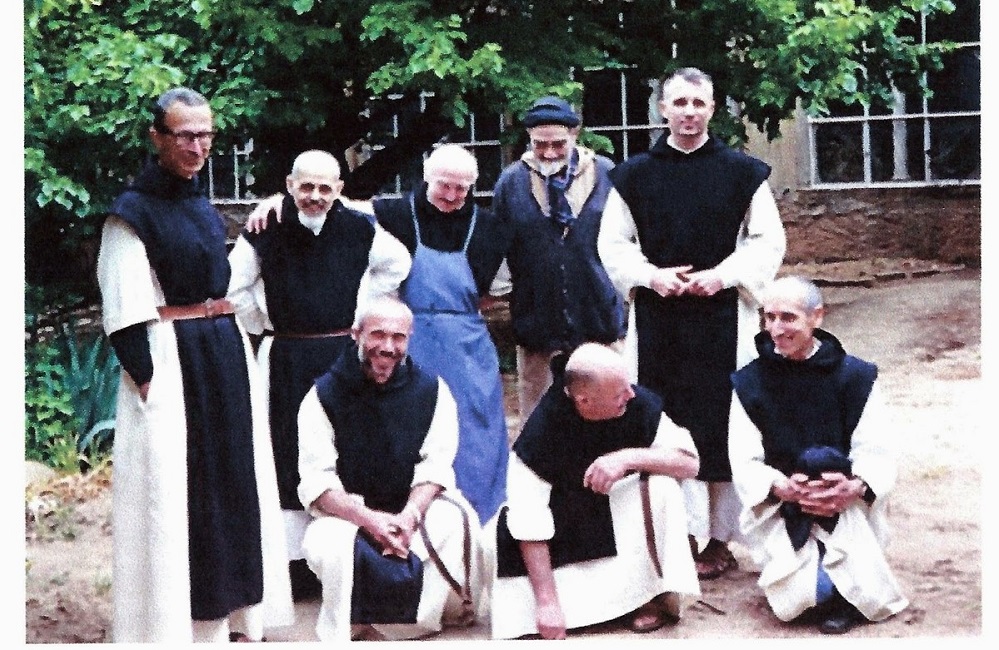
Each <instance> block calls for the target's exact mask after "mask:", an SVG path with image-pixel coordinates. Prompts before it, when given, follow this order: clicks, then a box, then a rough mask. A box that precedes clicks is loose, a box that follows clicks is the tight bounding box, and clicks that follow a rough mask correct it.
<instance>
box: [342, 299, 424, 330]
mask: <svg viewBox="0 0 999 650" xmlns="http://www.w3.org/2000/svg"><path fill="white" fill-rule="evenodd" d="M386 318H392V319H402V320H403V321H409V322H410V323H412V322H413V311H412V310H411V309H410V308H409V307H408V306H407V305H406V303H404V302H403V301H401V300H399V299H398V298H395V297H392V296H383V297H381V298H375V299H374V300H371V301H368V302H366V303H365V304H364V305H362V306H361V308H360V309H358V310H357V315H356V317H355V319H354V327H355V328H358V329H365V327H367V326H368V324H369V321H373V320H382V319H386Z"/></svg>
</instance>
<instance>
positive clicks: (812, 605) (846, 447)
mask: <svg viewBox="0 0 999 650" xmlns="http://www.w3.org/2000/svg"><path fill="white" fill-rule="evenodd" d="M824 312H825V309H824V307H823V304H822V296H821V294H820V293H819V290H818V288H817V287H816V286H815V285H814V284H813V283H812V282H810V281H808V280H804V279H801V278H797V277H787V278H781V279H779V280H776V281H775V282H774V283H773V284H772V285H771V286H770V287H769V288H768V290H767V291H766V292H765V293H764V298H763V320H764V324H765V327H766V332H761V333H760V334H759V335H757V337H756V344H757V347H758V348H759V353H760V356H759V358H758V359H757V360H756V361H753V362H752V363H750V364H749V365H747V366H745V367H744V368H742V369H741V370H739V371H738V372H736V373H735V374H734V375H733V376H732V382H733V386H734V387H735V399H733V400H732V417H731V431H730V434H729V435H730V439H729V454H730V456H731V461H732V472H733V476H734V481H735V487H736V489H737V490H738V491H739V496H740V497H741V499H742V502H743V504H744V506H745V508H744V510H743V512H742V516H741V526H742V532H743V534H744V535H745V536H746V539H747V540H748V541H749V544H750V550H751V551H752V553H753V559H754V560H755V561H756V563H757V564H758V565H759V566H760V567H762V572H761V573H760V579H759V585H760V586H761V587H762V588H763V590H764V592H765V593H766V596H767V601H768V602H769V603H770V606H771V607H772V608H773V611H774V614H775V615H776V616H777V617H778V618H780V619H781V620H784V621H789V620H791V619H792V618H795V617H797V616H798V615H800V614H802V613H804V612H806V610H807V611H809V613H810V614H812V613H814V614H815V615H816V616H817V618H818V620H817V622H818V623H819V629H820V631H821V632H823V633H824V634H843V633H845V632H848V631H849V630H850V629H851V628H853V627H854V626H855V625H857V624H858V623H862V622H864V621H880V620H882V619H885V618H887V617H889V616H891V615H893V614H896V613H898V612H899V611H901V610H902V609H904V608H905V607H906V606H907V604H908V601H907V600H906V598H905V596H904V595H903V594H902V591H901V589H900V587H899V585H898V582H896V580H895V577H894V575H893V574H892V571H891V569H890V568H889V566H888V563H887V561H886V559H885V555H884V546H885V544H886V543H887V533H888V527H887V518H886V514H887V512H886V509H887V503H888V496H889V494H890V492H891V490H892V488H893V487H894V484H895V474H896V460H895V450H894V444H893V438H894V437H895V436H894V435H893V432H892V428H893V427H892V425H891V422H890V420H889V419H888V413H887V410H886V406H885V404H884V398H883V397H882V394H881V391H880V388H879V387H878V384H877V367H876V366H874V364H871V363H868V362H866V361H863V360H861V359H858V358H856V357H853V356H850V355H848V354H847V353H846V352H845V351H844V350H843V347H842V346H841V345H840V342H839V341H838V340H837V339H836V337H834V336H833V335H832V334H830V333H828V332H826V331H824V330H821V329H819V325H820V324H821V323H822V317H823V314H824Z"/></svg>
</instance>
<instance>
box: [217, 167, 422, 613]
mask: <svg viewBox="0 0 999 650" xmlns="http://www.w3.org/2000/svg"><path fill="white" fill-rule="evenodd" d="M287 188H288V194H287V195H286V196H284V197H283V199H278V200H279V201H281V203H280V205H279V206H277V209H279V210H280V213H279V214H276V213H271V214H270V216H269V222H268V223H265V224H264V226H265V227H264V228H261V229H260V231H259V232H249V231H244V232H243V233H242V234H241V236H240V237H239V239H238V240H237V241H236V245H235V246H234V247H233V250H232V252H231V253H230V255H229V262H230V264H231V266H232V281H231V282H230V284H229V297H230V299H231V300H232V301H233V304H234V306H235V308H236V312H237V314H238V317H239V319H240V322H241V323H242V324H243V325H244V327H246V329H247V331H249V332H250V333H252V334H258V335H260V334H262V335H263V339H262V341H261V343H260V348H259V349H258V351H257V361H258V365H259V368H260V373H261V376H262V377H263V378H264V384H265V386H267V395H268V405H269V420H270V426H271V440H272V443H273V445H274V460H275V464H276V467H277V481H278V493H279V495H280V499H281V510H282V511H283V515H284V522H285V534H286V538H287V549H288V559H289V560H291V564H290V567H289V570H290V572H291V586H292V593H293V596H294V597H295V599H296V600H303V599H308V598H318V597H319V593H320V585H319V581H318V579H317V578H316V577H315V575H314V574H313V573H312V572H311V571H310V570H309V568H308V566H307V565H306V563H305V555H304V554H303V551H302V539H303V536H304V535H305V528H306V526H307V525H308V524H309V522H310V521H311V517H310V516H309V514H308V513H307V512H305V511H304V510H303V506H302V503H301V501H299V499H298V493H297V490H298V483H299V474H298V424H297V417H298V408H299V406H300V405H301V403H302V398H304V397H305V394H306V393H307V392H308V391H309V389H310V388H311V387H312V383H313V381H314V380H315V379H316V378H317V377H319V376H320V375H322V374H323V373H325V372H326V371H327V370H329V368H330V366H331V365H332V363H333V362H334V361H335V360H336V359H337V357H339V356H340V353H341V352H342V351H343V350H345V349H346V348H348V347H350V344H351V342H352V339H351V336H350V328H351V326H352V325H353V323H354V314H355V311H356V310H357V309H358V308H359V307H362V306H363V304H364V303H365V302H366V301H367V300H368V299H369V298H377V297H380V296H386V295H395V293H396V292H397V291H398V289H399V283H401V282H402V281H403V280H404V279H406V275H407V274H408V273H409V267H410V258H409V252H408V251H407V250H406V248H405V247H404V246H403V245H402V243H400V242H399V241H398V240H397V239H396V238H395V237H393V236H392V235H390V234H389V233H387V232H386V231H385V230H384V229H383V228H382V227H381V226H379V225H377V224H376V223H375V222H374V220H373V219H372V218H371V217H370V216H369V215H367V214H364V213H362V212H358V211H356V210H352V209H350V208H348V207H346V206H345V205H344V204H343V202H342V201H341V200H340V190H341V189H342V188H343V181H342V180H340V165H339V163H337V160H336V158H334V157H333V156H332V155H331V154H330V153H328V152H325V151H317V150H313V151H306V152H304V153H302V154H300V155H299V156H298V157H297V158H296V159H295V162H294V164H293V165H292V170H291V174H289V176H288V178H287ZM278 197H280V195H278Z"/></svg>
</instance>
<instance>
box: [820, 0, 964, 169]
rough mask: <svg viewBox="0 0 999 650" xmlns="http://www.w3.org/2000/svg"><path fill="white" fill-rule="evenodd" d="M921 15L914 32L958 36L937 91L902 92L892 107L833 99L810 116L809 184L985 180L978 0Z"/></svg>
mask: <svg viewBox="0 0 999 650" xmlns="http://www.w3.org/2000/svg"><path fill="white" fill-rule="evenodd" d="M955 5H956V9H955V11H954V12H953V13H951V14H935V15H933V16H932V17H929V18H928V17H927V16H925V15H923V16H922V19H921V21H920V23H919V24H918V25H917V26H915V29H916V33H912V34H910V35H911V36H913V37H914V38H916V39H918V40H919V41H920V42H922V43H933V42H939V41H944V40H946V41H951V42H953V43H956V44H957V48H956V49H955V50H954V51H953V52H951V53H949V54H946V55H944V57H943V64H944V65H943V69H942V70H940V71H937V72H932V73H928V74H927V77H926V81H927V85H928V87H929V88H930V89H931V90H932V91H933V95H932V97H929V98H924V97H922V96H907V95H905V94H903V93H900V92H899V93H896V94H895V96H894V101H893V102H892V104H891V105H890V106H870V107H860V106H846V105H842V104H841V105H835V106H831V107H830V108H831V112H830V115H829V116H828V117H811V118H808V135H809V138H808V148H809V160H810V170H809V178H810V185H811V186H812V187H818V188H848V187H879V186H884V187H891V186H920V185H960V184H980V183H981V107H982V106H981V85H980V84H981V42H980V38H981V36H980V34H981V26H980V20H979V2H978V0H957V1H956V2H955Z"/></svg>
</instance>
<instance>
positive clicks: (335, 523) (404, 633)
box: [298, 379, 485, 641]
mask: <svg viewBox="0 0 999 650" xmlns="http://www.w3.org/2000/svg"><path fill="white" fill-rule="evenodd" d="M298 431H299V473H300V475H301V483H300V484H299V488H298V494H299V498H300V499H301V500H302V503H303V504H312V503H313V502H315V500H316V499H318V498H319V497H320V495H322V493H323V492H325V491H326V490H330V489H332V490H343V483H342V482H341V481H340V478H339V476H338V475H337V472H336V462H337V458H338V454H337V451H336V446H335V444H334V440H335V435H336V434H335V431H334V430H333V425H332V423H331V422H330V420H329V418H328V417H327V415H326V411H325V410H324V409H323V407H322V404H321V403H320V401H319V397H318V395H317V393H316V389H315V388H313V389H312V390H311V391H309V393H308V394H307V395H306V396H305V400H303V402H302V408H301V410H300V411H299V415H298ZM457 449H458V411H457V406H456V405H455V402H454V397H453V396H452V395H451V391H450V390H449V389H448V387H447V384H445V383H444V382H443V381H442V380H440V379H438V393H437V408H436V410H435V411H434V417H433V420H432V421H431V423H430V429H429V431H428V432H427V437H426V438H425V439H424V441H423V445H422V446H421V447H420V460H419V462H418V463H417V464H416V467H415V471H414V472H413V481H412V484H411V485H414V486H415V485H419V484H421V483H433V484H436V485H439V486H441V487H442V488H444V493H445V494H446V495H447V496H448V497H450V498H451V499H453V500H455V501H457V502H459V503H460V504H461V507H462V508H463V509H464V510H465V512H466V513H467V514H468V516H469V517H470V520H469V524H470V526H469V529H470V535H471V547H472V555H471V588H472V595H473V603H475V604H476V605H481V601H480V598H479V594H480V593H481V591H482V589H483V587H484V584H485V579H484V578H485V576H484V575H483V570H484V568H483V558H482V550H481V543H480V537H479V536H480V534H481V533H480V532H479V522H478V519H477V518H476V516H475V510H474V509H473V508H472V506H471V505H470V504H469V503H468V502H467V501H466V500H465V499H464V497H463V496H462V495H461V492H460V491H458V489H457V487H455V482H454V469H453V468H452V463H453V462H454V456H455V453H456V452H457ZM352 496H353V497H354V498H357V499H362V500H363V497H362V496H361V495H352ZM307 510H308V511H309V513H310V515H311V516H312V517H313V519H312V521H311V523H310V524H309V526H308V528H307V530H306V532H305V541H304V542H303V549H304V552H305V558H306V560H307V561H308V563H309V566H310V568H312V570H313V571H314V572H315V573H316V575H318V576H319V579H320V581H321V582H322V585H323V602H322V605H321V607H320V609H319V617H318V620H317V621H316V634H317V635H318V636H319V638H320V639H321V640H323V641H348V640H350V638H351V624H350V597H351V591H352V589H353V585H354V537H355V536H356V534H357V530H358V526H356V525H355V524H353V523H351V522H349V521H346V520H344V519H340V518H338V517H332V516H328V515H326V514H324V513H322V512H319V511H318V510H316V509H315V508H307ZM425 524H426V528H427V532H428V533H429V535H430V539H431V541H432V543H433V545H434V548H435V549H436V550H437V553H438V554H439V555H440V557H441V559H442V560H443V562H444V565H445V566H446V567H447V568H448V571H449V572H450V574H451V575H452V576H453V577H454V578H455V580H457V581H458V583H459V584H463V583H464V577H465V576H464V566H463V560H462V553H463V540H464V530H463V524H462V518H461V513H460V511H459V510H458V508H457V507H455V506H454V505H453V504H451V503H448V502H446V501H443V500H441V499H436V500H434V501H433V502H432V503H431V505H430V508H429V509H428V510H427V513H426V516H425ZM410 548H411V550H412V551H413V552H414V553H416V555H417V556H418V557H419V558H420V559H421V560H422V561H423V589H422V591H421V592H420V604H419V608H418V610H417V615H416V619H417V620H416V623H415V624H409V625H407V624H393V625H372V626H371V627H373V628H374V629H375V630H376V631H378V632H379V633H380V634H382V635H383V636H385V637H386V638H388V639H409V638H416V637H420V636H425V635H428V634H433V633H435V632H439V631H440V630H441V628H442V627H443V626H444V625H450V624H468V623H469V621H463V620H461V614H462V612H461V607H460V606H461V600H460V598H459V597H458V595H457V594H456V593H455V592H454V591H453V590H452V589H451V587H450V586H449V585H448V583H447V582H446V581H445V579H444V577H443V576H442V575H441V574H440V572H439V571H438V569H437V567H436V566H435V565H434V563H433V562H432V561H431V560H430V554H429V553H428V552H427V549H426V547H425V546H424V544H423V540H422V538H421V536H420V535H419V533H416V534H414V535H413V538H412V542H411V547H410Z"/></svg>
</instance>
